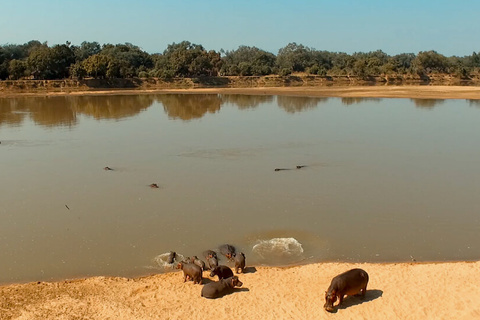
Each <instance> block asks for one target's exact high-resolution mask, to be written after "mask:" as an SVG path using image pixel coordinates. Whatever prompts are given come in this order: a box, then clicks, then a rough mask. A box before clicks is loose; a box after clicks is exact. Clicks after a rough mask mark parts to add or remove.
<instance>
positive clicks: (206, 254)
mask: <svg viewBox="0 0 480 320" xmlns="http://www.w3.org/2000/svg"><path fill="white" fill-rule="evenodd" d="M203 256H204V257H205V259H207V260H208V258H215V259H218V257H217V253H216V252H215V251H212V250H206V251H203Z"/></svg>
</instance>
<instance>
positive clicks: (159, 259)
mask: <svg viewBox="0 0 480 320" xmlns="http://www.w3.org/2000/svg"><path fill="white" fill-rule="evenodd" d="M169 256H170V252H166V253H162V254H159V255H158V256H156V257H155V258H153V261H155V262H156V263H157V264H158V266H159V267H160V268H161V269H175V266H176V263H175V262H178V261H182V260H184V259H185V257H184V256H183V255H182V254H180V253H177V254H176V256H175V262H174V263H168V262H167V260H168V257H169Z"/></svg>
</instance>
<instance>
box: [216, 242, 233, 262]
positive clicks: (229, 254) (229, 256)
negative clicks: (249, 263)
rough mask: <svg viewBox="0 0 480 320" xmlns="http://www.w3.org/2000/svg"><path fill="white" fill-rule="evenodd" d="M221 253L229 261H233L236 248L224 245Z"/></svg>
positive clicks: (220, 248) (221, 247)
mask: <svg viewBox="0 0 480 320" xmlns="http://www.w3.org/2000/svg"><path fill="white" fill-rule="evenodd" d="M218 249H219V250H220V253H221V254H223V255H224V256H225V257H227V259H228V260H231V259H232V257H233V255H234V254H235V247H234V246H232V245H229V244H223V245H221V246H220V247H219V248H218Z"/></svg>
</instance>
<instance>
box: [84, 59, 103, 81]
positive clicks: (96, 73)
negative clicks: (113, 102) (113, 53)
mask: <svg viewBox="0 0 480 320" xmlns="http://www.w3.org/2000/svg"><path fill="white" fill-rule="evenodd" d="M108 60H109V59H108V57H107V56H105V55H102V54H94V55H93V56H90V57H88V58H87V59H85V61H83V63H82V66H83V68H84V69H85V72H86V74H87V75H88V76H90V77H94V78H105V77H106V76H107V67H108V62H109V61H108Z"/></svg>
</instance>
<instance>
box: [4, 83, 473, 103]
mask: <svg viewBox="0 0 480 320" xmlns="http://www.w3.org/2000/svg"><path fill="white" fill-rule="evenodd" d="M137 94H242V95H288V96H308V97H340V98H347V97H349V98H411V99H471V100H480V87H477V86H446V85H428V86H425V85H401V86H390V85H389V86H385V85H383V86H358V85H351V86H301V87H251V88H189V89H182V88H177V89H172V88H168V89H95V90H79V91H68V90H65V91H41V92H39V91H32V92H17V91H12V92H10V91H4V92H0V97H5V98H15V97H45V96H47V97H51V96H86V95H137Z"/></svg>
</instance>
